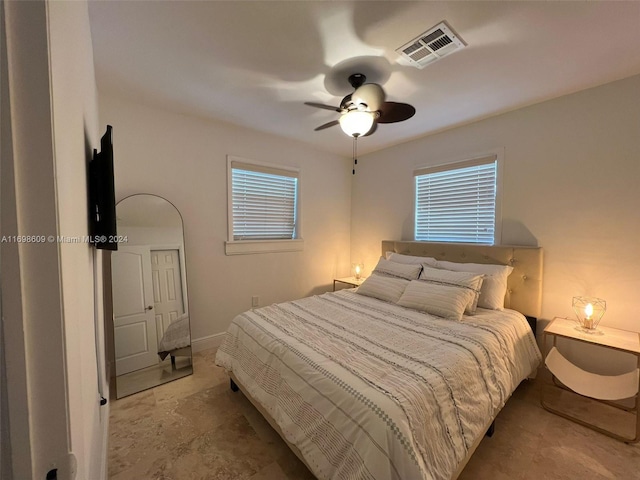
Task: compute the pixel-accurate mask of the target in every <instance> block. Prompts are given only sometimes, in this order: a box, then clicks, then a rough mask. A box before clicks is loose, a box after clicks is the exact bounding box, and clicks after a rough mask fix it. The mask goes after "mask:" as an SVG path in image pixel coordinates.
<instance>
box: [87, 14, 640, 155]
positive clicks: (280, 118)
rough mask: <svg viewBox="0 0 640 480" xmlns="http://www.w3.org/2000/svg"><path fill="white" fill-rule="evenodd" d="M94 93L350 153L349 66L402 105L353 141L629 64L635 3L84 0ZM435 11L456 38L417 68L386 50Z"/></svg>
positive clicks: (639, 31)
mask: <svg viewBox="0 0 640 480" xmlns="http://www.w3.org/2000/svg"><path fill="white" fill-rule="evenodd" d="M89 14H90V20H91V31H92V37H93V48H94V60H95V65H96V77H97V82H98V89H99V91H100V92H103V93H107V94H114V95H117V96H121V97H125V98H130V99H132V100H135V101H137V102H142V103H145V104H150V105H155V106H159V107H161V108H164V109H169V110H174V111H178V112H181V113H188V114H194V115H198V116H201V117H205V118H211V119H218V120H223V121H226V122H230V123H233V124H237V125H241V126H244V127H249V128H252V129H256V130H260V131H264V132H269V133H274V134H277V135H280V136H284V137H290V138H294V139H297V140H300V141H302V142H306V143H308V144H309V145H311V146H313V147H314V148H316V149H319V150H324V151H328V152H332V153H337V154H340V155H344V156H347V157H348V156H350V155H351V151H352V144H351V140H350V138H349V137H347V136H346V135H345V134H344V133H342V131H341V130H340V128H339V127H337V126H336V127H332V128H329V129H327V130H323V131H319V132H314V131H313V129H314V128H315V127H317V126H319V125H321V124H323V123H326V122H328V121H331V120H334V119H337V117H338V114H337V113H334V112H331V111H328V110H320V109H315V108H312V107H309V106H306V105H304V103H303V102H305V101H313V102H321V103H326V104H330V105H336V106H337V105H338V104H339V103H340V100H341V98H342V97H343V96H344V95H346V94H347V93H350V91H351V90H352V89H351V87H350V86H349V84H348V82H347V78H346V77H347V76H348V75H349V74H350V73H356V72H359V73H365V74H368V75H369V80H373V81H376V82H377V83H380V84H381V85H382V86H383V87H384V89H385V91H386V93H387V100H389V101H397V102H406V103H410V104H412V105H413V106H415V107H416V110H417V113H416V115H415V116H414V117H413V118H411V119H409V120H407V121H405V122H401V123H396V124H385V125H380V126H379V128H378V130H377V131H376V132H375V133H374V134H373V135H371V136H368V137H365V138H363V139H361V140H360V141H359V142H358V149H359V151H360V153H361V154H363V153H368V152H372V151H375V150H379V149H382V148H386V147H389V146H391V145H394V144H398V143H402V142H405V141H408V140H411V139H414V138H417V137H420V136H424V135H426V134H430V133H434V132H438V131H441V130H444V129H447V128H451V127H454V126H458V125H462V124H466V123H469V122H472V121H475V120H479V119H482V118H486V117H488V116H492V115H495V114H498V113H501V112H505V111H509V110H513V109H516V108H519V107H522V106H525V105H530V104H533V103H537V102H540V101H544V100H547V99H550V98H554V97H558V96H561V95H565V94H568V93H572V92H576V91H579V90H582V89H585V88H589V87H593V86H596V85H601V84H604V83H607V82H611V81H614V80H617V79H621V78H625V77H628V76H631V75H635V74H640V2H636V1H626V2H622V1H616V2H614V1H591V2H584V1H575V2H560V1H556V2H551V1H546V2H476V1H454V2H451V1H449V2H426V1H422V2H400V1H373V2H369V1H356V2H353V1H352V2H339V1H324V2H311V1H284V2H276V1H256V2H250V1H228V2H223V1H198V2H190V1H172V2H170V1H91V2H90V5H89ZM443 20H446V21H447V23H448V24H449V25H450V26H451V27H452V28H453V30H454V31H455V32H456V33H457V34H458V35H459V36H460V37H462V39H463V40H464V41H465V42H466V43H467V45H468V46H467V47H466V48H464V49H462V50H460V51H458V52H456V53H454V54H452V55H450V56H448V57H445V58H443V59H441V60H439V61H438V62H436V63H433V64H431V65H429V66H427V67H426V68H424V69H423V70H418V69H416V68H414V67H410V66H405V65H402V64H401V63H399V56H398V55H397V54H396V53H395V49H397V48H398V47H400V46H402V45H404V44H405V43H406V42H408V41H410V40H412V39H413V38H415V37H416V36H417V35H419V34H421V33H423V32H424V31H426V30H427V29H429V28H430V27H432V26H434V25H435V24H437V23H439V22H441V21H443Z"/></svg>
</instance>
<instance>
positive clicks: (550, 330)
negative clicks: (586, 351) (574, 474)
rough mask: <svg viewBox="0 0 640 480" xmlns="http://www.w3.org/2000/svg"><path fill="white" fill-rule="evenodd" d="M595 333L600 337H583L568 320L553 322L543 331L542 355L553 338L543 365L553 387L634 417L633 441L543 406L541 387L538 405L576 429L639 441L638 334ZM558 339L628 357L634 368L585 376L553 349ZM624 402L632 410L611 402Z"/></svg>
mask: <svg viewBox="0 0 640 480" xmlns="http://www.w3.org/2000/svg"><path fill="white" fill-rule="evenodd" d="M598 330H599V331H601V333H600V334H598V333H596V334H591V333H586V332H583V331H580V330H579V329H577V328H576V322H574V321H572V320H568V319H565V318H554V319H553V321H552V322H551V323H550V324H549V325H547V328H545V329H544V337H543V348H544V350H545V351H546V350H547V339H548V338H549V337H552V338H553V345H552V347H551V349H550V350H549V353H548V354H547V357H546V359H545V364H546V365H547V368H548V369H549V370H550V372H551V374H552V381H553V386H554V387H557V388H561V389H564V390H567V391H570V392H573V393H575V394H578V395H581V396H583V397H587V398H590V399H592V400H594V401H598V402H601V403H605V404H607V405H610V406H612V407H616V408H619V409H621V410H625V411H627V412H630V413H632V414H634V415H635V417H636V424H635V435H634V437H633V438H627V437H624V436H621V435H618V434H616V433H614V432H612V431H610V430H606V429H604V428H600V427H598V426H596V425H593V424H591V423H588V422H586V421H584V420H582V419H579V418H576V417H574V416H572V415H571V414H569V413H567V412H563V411H560V410H558V409H556V408H553V407H551V406H550V405H548V404H547V403H546V402H545V388H544V385H543V388H542V392H541V403H542V406H543V407H544V408H545V409H546V410H548V411H550V412H553V413H555V414H557V415H560V416H562V417H564V418H567V419H569V420H572V421H574V422H576V423H579V424H580V425H584V426H585V427H588V428H591V429H593V430H595V431H597V432H600V433H603V434H605V435H608V436H610V437H612V438H615V439H616V440H620V441H623V442H627V443H635V442H637V441H638V440H640V437H639V431H640V415H639V412H638V397H639V395H638V390H639V372H640V333H639V332H630V331H626V330H619V329H617V328H610V327H598ZM558 338H567V339H570V340H575V341H578V342H583V343H590V344H593V345H600V346H601V347H605V348H610V349H613V350H618V351H621V352H625V353H630V354H632V355H635V356H636V357H637V367H636V368H635V369H634V370H633V371H631V372H628V373H625V374H622V375H613V376H607V375H597V374H595V373H590V372H587V371H585V370H582V369H581V368H579V367H577V366H576V365H573V364H572V363H571V362H570V361H569V360H567V359H566V358H565V357H563V356H562V354H561V353H560V352H559V351H558V349H557V348H556V342H557V339H558ZM626 398H632V399H633V401H634V402H633V403H634V405H633V407H625V406H623V405H621V404H620V403H616V402H614V400H623V399H626Z"/></svg>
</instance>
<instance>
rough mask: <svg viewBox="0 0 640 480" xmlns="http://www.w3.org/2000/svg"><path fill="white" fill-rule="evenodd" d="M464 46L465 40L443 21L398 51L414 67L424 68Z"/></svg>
mask: <svg viewBox="0 0 640 480" xmlns="http://www.w3.org/2000/svg"><path fill="white" fill-rule="evenodd" d="M464 47H466V44H465V43H464V41H463V40H462V39H461V38H460V37H458V36H457V35H456V34H455V33H453V30H452V29H451V28H450V27H449V26H447V24H446V23H444V22H442V23H439V24H438V25H436V26H435V27H433V28H431V29H429V30H427V31H426V32H424V33H423V34H421V35H418V36H417V37H416V38H414V39H413V40H411V41H410V42H409V43H406V44H405V45H403V46H402V47H400V48H398V49H397V50H396V52H398V53H399V54H400V56H401V57H402V58H404V59H406V60H408V61H409V63H410V64H411V65H413V66H414V67H417V68H424V67H426V66H427V65H429V64H430V63H433V62H435V61H436V60H439V59H441V58H442V57H445V56H447V55H449V54H451V53H453V52H455V51H457V50H460V49H461V48H464Z"/></svg>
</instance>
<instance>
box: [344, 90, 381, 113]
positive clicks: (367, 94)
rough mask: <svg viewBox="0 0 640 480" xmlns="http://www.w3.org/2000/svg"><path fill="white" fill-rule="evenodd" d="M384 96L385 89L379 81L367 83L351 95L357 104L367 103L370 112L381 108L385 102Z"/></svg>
mask: <svg viewBox="0 0 640 480" xmlns="http://www.w3.org/2000/svg"><path fill="white" fill-rule="evenodd" d="M384 97H385V96H384V90H383V89H382V87H381V86H380V85H378V84H377V83H365V84H364V85H362V86H361V87H358V88H357V89H356V91H355V92H353V94H352V95H351V99H352V100H353V102H354V103H355V104H358V105H359V104H362V103H364V104H366V105H367V107H368V108H367V110H369V111H370V112H375V111H376V110H380V108H381V107H382V105H383V103H384Z"/></svg>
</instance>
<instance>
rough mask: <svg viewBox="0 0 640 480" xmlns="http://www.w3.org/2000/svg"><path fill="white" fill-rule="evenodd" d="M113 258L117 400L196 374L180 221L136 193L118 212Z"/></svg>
mask: <svg viewBox="0 0 640 480" xmlns="http://www.w3.org/2000/svg"><path fill="white" fill-rule="evenodd" d="M116 218H117V226H118V236H120V237H126V242H123V243H120V244H119V245H118V250H117V251H115V252H113V253H112V255H111V282H112V295H113V317H114V320H113V322H114V328H113V338H114V347H115V370H116V397H117V398H122V397H125V396H127V395H132V394H134V393H137V392H140V391H142V390H146V389H148V388H152V387H156V386H158V385H162V384H163V383H166V382H170V381H173V380H177V379H179V378H182V377H185V376H187V375H190V374H192V373H193V362H192V357H191V329H190V324H189V301H188V295H187V272H186V266H185V251H184V250H185V249H184V230H183V222H182V216H181V215H180V212H179V211H178V209H177V208H176V207H175V206H174V205H173V204H172V203H171V202H169V201H168V200H166V199H164V198H162V197H159V196H157V195H150V194H136V195H131V196H129V197H126V198H124V199H123V200H121V201H120V202H118V204H117V205H116Z"/></svg>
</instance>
